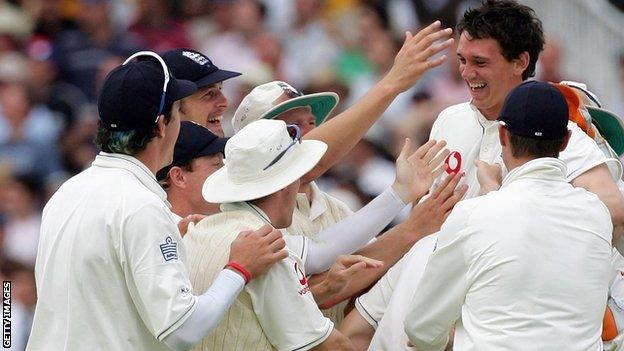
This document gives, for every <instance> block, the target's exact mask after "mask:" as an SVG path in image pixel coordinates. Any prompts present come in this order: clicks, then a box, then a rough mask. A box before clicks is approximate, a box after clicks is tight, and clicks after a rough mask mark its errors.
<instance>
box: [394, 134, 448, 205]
mask: <svg viewBox="0 0 624 351" xmlns="http://www.w3.org/2000/svg"><path fill="white" fill-rule="evenodd" d="M445 146H446V141H444V140H442V141H435V140H433V139H432V140H429V141H428V142H427V143H425V144H424V145H422V146H421V147H419V148H418V149H417V150H416V151H415V152H412V141H411V140H410V139H409V138H407V139H405V144H404V145H403V149H402V150H401V154H399V157H398V158H397V160H396V179H395V181H394V184H392V188H393V189H394V191H395V192H396V193H397V195H399V197H401V200H403V202H405V203H410V202H414V201H418V200H419V199H420V198H421V197H423V196H424V195H425V194H426V193H427V191H429V188H431V185H432V184H433V181H434V180H435V179H436V178H437V177H438V176H439V175H440V174H442V172H443V171H444V167H443V163H444V160H445V159H446V157H447V156H448V155H449V150H448V149H445V148H444V147H445Z"/></svg>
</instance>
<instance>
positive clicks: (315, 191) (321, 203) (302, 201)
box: [297, 182, 327, 221]
mask: <svg viewBox="0 0 624 351" xmlns="http://www.w3.org/2000/svg"><path fill="white" fill-rule="evenodd" d="M310 196H311V197H312V204H310V200H308V196H307V195H306V193H299V194H297V208H299V211H301V212H302V213H305V214H307V216H308V218H309V219H310V220H311V221H313V220H315V219H317V218H319V217H320V216H321V215H322V214H323V213H325V211H327V203H325V199H324V198H323V196H322V194H321V189H319V187H318V186H317V185H316V183H315V182H311V183H310Z"/></svg>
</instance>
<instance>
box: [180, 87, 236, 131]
mask: <svg viewBox="0 0 624 351" xmlns="http://www.w3.org/2000/svg"><path fill="white" fill-rule="evenodd" d="M222 87H223V83H222V82H219V83H215V84H211V85H208V86H205V87H203V88H200V89H199V90H197V92H196V93H195V94H193V95H191V96H189V97H187V98H184V99H183V100H182V103H181V106H180V111H181V112H182V119H183V120H185V121H192V122H195V123H198V124H201V125H202V126H204V127H206V128H208V129H209V130H210V131H211V132H213V133H214V134H216V135H218V136H220V137H223V128H222V126H221V119H222V118H223V113H224V112H225V110H226V109H227V107H228V101H227V99H226V98H225V96H224V95H223V93H222V92H221V88H222Z"/></svg>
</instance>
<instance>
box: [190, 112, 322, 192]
mask: <svg viewBox="0 0 624 351" xmlns="http://www.w3.org/2000/svg"><path fill="white" fill-rule="evenodd" d="M289 131H290V132H292V134H294V135H293V136H294V138H293V136H291V134H290V133H289ZM326 150H327V144H325V143H324V142H322V141H318V140H301V132H300V131H299V128H298V127H297V126H287V125H286V123H285V122H284V121H279V120H267V119H262V120H259V121H255V122H253V123H250V124H249V125H247V126H245V127H244V128H243V129H241V130H240V131H239V132H238V133H236V134H234V136H233V137H231V138H230V139H229V140H228V142H227V144H226V145H225V158H226V159H227V162H226V163H225V166H223V167H222V168H221V169H219V170H218V171H216V172H215V173H213V174H212V175H210V176H209V177H208V179H206V181H205V182H204V185H203V187H202V195H203V197H204V199H205V200H206V201H208V202H211V203H228V202H239V201H249V200H255V199H259V198H261V197H264V196H267V195H270V194H273V193H275V192H277V191H279V190H282V189H284V188H285V187H287V186H288V185H290V184H292V183H293V182H295V181H296V180H297V179H299V178H301V177H302V176H303V175H305V174H306V173H308V172H309V171H310V170H311V169H312V168H314V166H315V165H316V164H317V163H318V162H319V161H320V159H321V157H323V154H325V151H326Z"/></svg>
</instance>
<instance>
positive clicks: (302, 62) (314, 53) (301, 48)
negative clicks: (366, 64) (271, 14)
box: [243, 0, 341, 87]
mask: <svg viewBox="0 0 624 351" xmlns="http://www.w3.org/2000/svg"><path fill="white" fill-rule="evenodd" d="M322 10H323V3H322V2H321V1H319V0H296V22H295V25H294V28H292V29H291V30H290V31H288V32H286V33H284V34H283V35H282V44H283V49H284V52H283V56H284V57H283V58H282V66H281V71H282V72H283V74H284V78H285V80H286V81H288V82H289V83H291V84H292V85H293V86H298V87H307V86H308V84H310V81H311V79H312V78H313V77H314V76H316V75H317V74H319V72H322V71H323V70H325V69H329V68H331V66H332V65H333V63H334V61H335V60H336V59H337V58H338V56H339V55H340V52H341V49H340V47H339V45H338V43H337V42H336V39H335V38H334V37H333V35H332V33H331V32H330V31H329V29H328V27H327V23H326V22H324V21H323V19H322V18H321V17H320V14H321V11H322ZM243 73H244V72H243Z"/></svg>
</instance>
